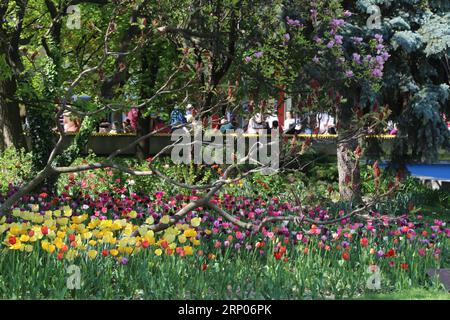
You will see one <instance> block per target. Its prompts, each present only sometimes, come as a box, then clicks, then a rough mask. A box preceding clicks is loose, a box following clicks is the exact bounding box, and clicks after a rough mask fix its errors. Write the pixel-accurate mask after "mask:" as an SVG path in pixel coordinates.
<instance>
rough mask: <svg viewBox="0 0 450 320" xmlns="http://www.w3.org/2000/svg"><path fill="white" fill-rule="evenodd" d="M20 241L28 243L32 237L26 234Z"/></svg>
mask: <svg viewBox="0 0 450 320" xmlns="http://www.w3.org/2000/svg"><path fill="white" fill-rule="evenodd" d="M19 240H20V241H22V242H28V241H29V240H30V237H29V236H27V235H26V234H23V235H21V236H20V238H19Z"/></svg>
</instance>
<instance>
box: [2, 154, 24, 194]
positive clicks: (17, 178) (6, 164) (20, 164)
mask: <svg viewBox="0 0 450 320" xmlns="http://www.w3.org/2000/svg"><path fill="white" fill-rule="evenodd" d="M0 163H1V165H2V166H1V170H0V192H1V193H4V192H6V191H7V190H8V189H9V185H10V184H13V185H16V186H17V185H21V184H23V182H24V181H25V180H27V179H29V178H30V173H31V153H28V152H26V151H25V149H21V150H16V149H15V148H7V149H6V150H5V151H3V152H2V153H1V154H0Z"/></svg>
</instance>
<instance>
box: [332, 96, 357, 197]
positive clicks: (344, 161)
mask: <svg viewBox="0 0 450 320" xmlns="http://www.w3.org/2000/svg"><path fill="white" fill-rule="evenodd" d="M352 114H353V112H352V109H351V108H350V106H349V105H346V104H343V105H340V106H339V107H338V108H337V128H338V130H337V131H338V140H337V141H338V142H337V168H338V173H339V194H340V199H341V201H350V202H352V203H358V202H360V201H361V176H360V170H359V160H358V159H357V158H356V157H355V150H356V148H357V147H358V137H357V135H356V133H357V130H356V129H357V128H355V127H354V125H353V124H352Z"/></svg>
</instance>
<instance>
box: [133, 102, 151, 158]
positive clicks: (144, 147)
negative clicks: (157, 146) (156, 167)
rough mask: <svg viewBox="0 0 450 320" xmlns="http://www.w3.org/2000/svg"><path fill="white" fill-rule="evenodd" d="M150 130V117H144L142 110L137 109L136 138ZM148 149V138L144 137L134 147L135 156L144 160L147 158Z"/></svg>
mask: <svg viewBox="0 0 450 320" xmlns="http://www.w3.org/2000/svg"><path fill="white" fill-rule="evenodd" d="M149 132H150V119H149V118H148V117H144V116H143V115H142V112H141V111H140V110H139V114H138V122H137V136H138V138H140V137H142V136H145V135H146V134H148V133H149ZM149 151H150V143H149V139H144V140H142V141H141V142H139V143H138V145H137V149H136V156H137V158H138V159H139V160H141V161H142V160H145V159H147V158H148V155H149Z"/></svg>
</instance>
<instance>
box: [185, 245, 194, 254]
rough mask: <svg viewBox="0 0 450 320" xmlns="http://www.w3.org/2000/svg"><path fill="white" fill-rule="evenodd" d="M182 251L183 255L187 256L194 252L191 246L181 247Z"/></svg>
mask: <svg viewBox="0 0 450 320" xmlns="http://www.w3.org/2000/svg"><path fill="white" fill-rule="evenodd" d="M183 250H184V253H185V254H186V255H187V256H190V255H192V254H194V250H193V249H192V247H191V246H184V247H183Z"/></svg>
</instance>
